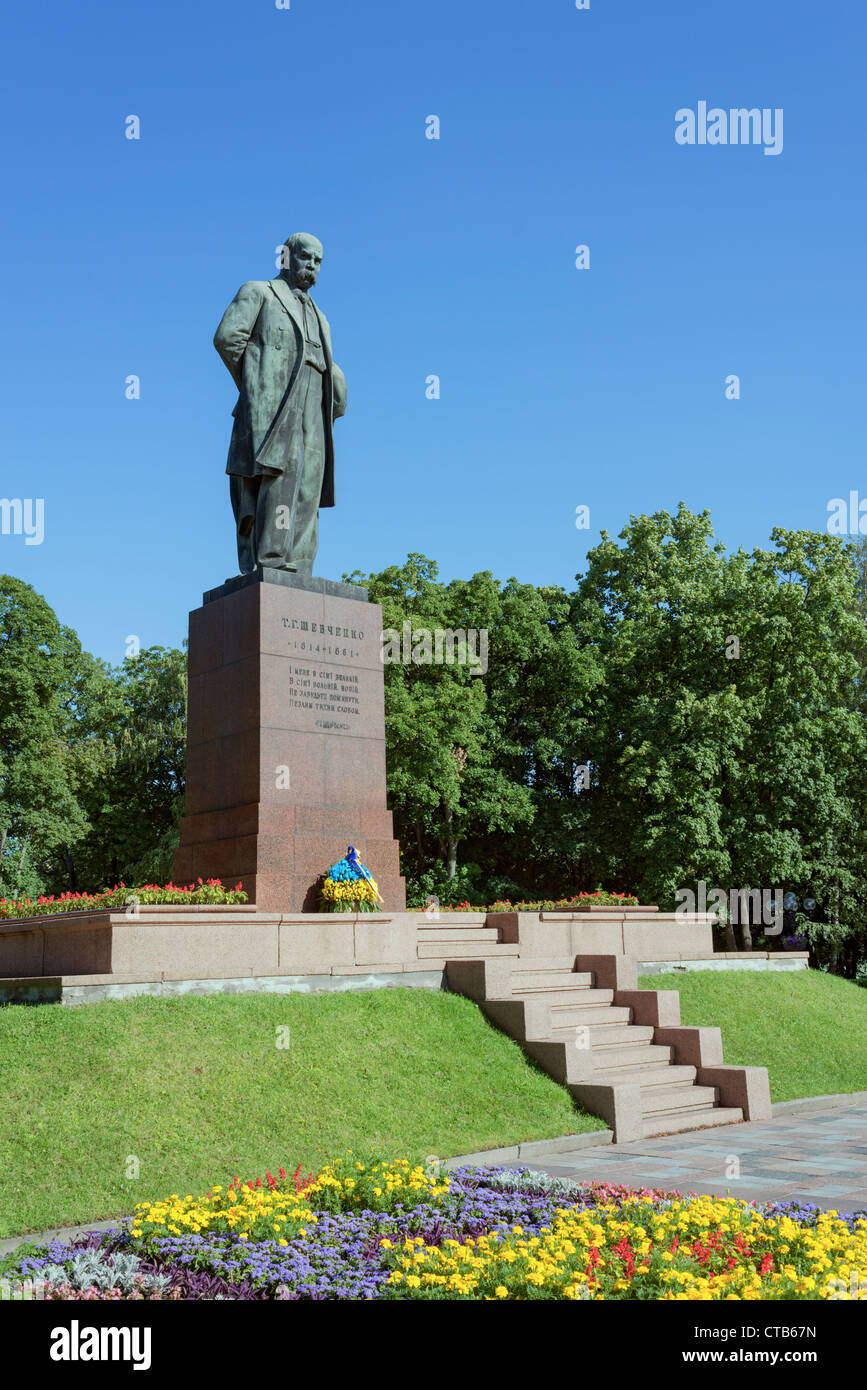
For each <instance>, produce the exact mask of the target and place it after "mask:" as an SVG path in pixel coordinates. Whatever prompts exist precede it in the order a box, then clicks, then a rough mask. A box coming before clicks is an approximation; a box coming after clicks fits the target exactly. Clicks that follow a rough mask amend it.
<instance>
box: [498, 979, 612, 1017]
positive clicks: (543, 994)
mask: <svg viewBox="0 0 867 1390" xmlns="http://www.w3.org/2000/svg"><path fill="white" fill-rule="evenodd" d="M510 997H511V998H514V999H541V1000H543V1001H544V1003H546V1004H550V1005H551V1006H552V1013H555V1014H564V1015H566V1017H564V1018H563V1020H562V1021H563V1022H564V1023H568V1022H569V1021H570V1019H569V1016H568V1015H569V1014H570V1012H571V1010H572V1009H573V1008H576V1009H577V1008H580V1009H610V1008H611V1007H612V1000H613V999H614V991H613V990H612V989H588V988H587V987H586V986H585V987H584V988H581V989H532V990H526V991H525V990H518V991H515V992H514V993H513V994H512V995H511V996H510Z"/></svg>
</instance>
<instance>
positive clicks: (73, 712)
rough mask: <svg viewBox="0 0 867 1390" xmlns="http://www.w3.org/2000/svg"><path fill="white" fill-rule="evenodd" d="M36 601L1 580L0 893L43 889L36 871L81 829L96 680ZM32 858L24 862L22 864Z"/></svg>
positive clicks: (96, 671) (26, 588) (94, 668)
mask: <svg viewBox="0 0 867 1390" xmlns="http://www.w3.org/2000/svg"><path fill="white" fill-rule="evenodd" d="M101 679H102V673H101V669H100V667H99V663H97V662H95V661H94V660H93V658H92V657H90V656H88V655H87V653H85V652H82V650H81V645H80V643H79V641H78V638H77V637H76V635H75V633H74V632H73V631H72V630H71V629H70V628H67V627H64V626H62V625H61V624H60V623H59V622H58V620H57V618H56V616H55V614H54V612H53V611H52V609H51V608H50V607H49V605H48V604H47V603H46V602H45V600H44V599H43V598H41V597H40V595H39V594H37V593H36V592H35V590H34V589H32V588H31V586H30V585H29V584H25V583H24V582H23V581H22V580H20V579H15V578H13V577H12V576H10V575H3V576H2V577H0V892H2V895H3V896H5V897H14V896H18V895H19V894H20V893H22V892H25V893H29V894H30V895H31V896H32V894H33V892H34V891H38V889H40V888H41V887H42V881H41V877H40V866H41V865H42V864H43V863H44V862H45V861H46V860H48V859H50V857H51V856H52V855H54V854H56V853H57V852H58V851H59V850H60V849H61V847H62V846H64V845H71V844H75V843H76V842H77V841H78V840H80V839H81V838H82V837H83V836H84V834H85V833H86V831H87V828H88V822H87V815H86V812H85V810H84V808H83V806H82V805H81V801H80V797H79V790H80V773H81V766H82V756H81V754H80V753H78V754H77V753H76V743H77V741H78V740H79V738H80V736H81V730H82V723H83V720H84V718H85V716H86V711H87V710H88V708H89V706H90V703H91V701H92V699H93V698H94V695H95V693H96V691H97V690H98V688H99V685H100V683H101ZM28 861H29V864H28Z"/></svg>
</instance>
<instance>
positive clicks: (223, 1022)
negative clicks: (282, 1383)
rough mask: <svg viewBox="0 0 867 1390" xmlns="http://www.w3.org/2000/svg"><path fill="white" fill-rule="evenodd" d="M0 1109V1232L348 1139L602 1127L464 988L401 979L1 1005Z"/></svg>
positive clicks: (184, 1186)
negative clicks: (311, 990) (285, 1037)
mask: <svg viewBox="0 0 867 1390" xmlns="http://www.w3.org/2000/svg"><path fill="white" fill-rule="evenodd" d="M285 1026H288V1027H289V1029H290V1030H291V1033H290V1046H289V1047H288V1049H285V1048H279V1047H278V1046H277V1030H278V1028H281V1027H285ZM0 1116H2V1119H0V1236H4V1235H17V1234H21V1233H23V1232H25V1231H36V1230H42V1229H45V1228H48V1227H53V1226H58V1225H62V1224H71V1223H78V1222H84V1221H96V1220H100V1219H108V1218H110V1217H113V1216H116V1215H122V1214H125V1213H127V1212H129V1211H130V1210H131V1208H132V1206H133V1205H134V1203H136V1202H139V1201H143V1200H145V1199H149V1198H155V1197H159V1196H165V1195H167V1194H169V1193H171V1192H180V1193H186V1192H196V1191H204V1190H206V1189H207V1188H208V1187H210V1185H211V1184H212V1183H214V1182H221V1181H225V1179H226V1178H231V1177H232V1176H233V1174H235V1173H238V1174H239V1175H240V1176H242V1177H245V1178H246V1177H256V1176H259V1175H263V1176H264V1173H265V1171H266V1169H271V1171H273V1172H276V1170H277V1168H278V1167H281V1166H282V1167H284V1168H286V1169H289V1170H291V1169H293V1168H294V1167H295V1165H296V1164H297V1163H298V1162H301V1163H302V1164H303V1165H304V1171H305V1172H306V1171H307V1170H308V1169H312V1170H314V1171H315V1170H316V1169H317V1167H318V1166H320V1165H321V1164H322V1163H324V1162H327V1161H328V1160H329V1159H331V1158H334V1157H336V1156H338V1155H339V1154H341V1153H343V1152H344V1151H345V1150H346V1149H347V1148H353V1149H355V1150H356V1151H358V1152H359V1153H361V1152H365V1151H367V1150H368V1149H369V1148H375V1149H378V1150H379V1151H380V1152H381V1153H382V1155H383V1156H386V1157H392V1158H398V1157H407V1158H410V1159H415V1158H424V1157H426V1156H427V1155H429V1154H437V1155H439V1156H441V1157H448V1156H451V1155H453V1154H459V1153H469V1152H472V1151H474V1150H477V1149H484V1148H493V1147H496V1146H499V1145H506V1144H514V1143H517V1142H518V1141H520V1140H526V1139H546V1138H551V1137H552V1136H554V1135H559V1134H570V1133H578V1132H581V1131H586V1130H591V1129H602V1128H604V1125H603V1122H602V1121H601V1120H597V1119H595V1118H593V1117H591V1116H587V1115H584V1114H582V1113H580V1112H579V1111H578V1110H576V1108H575V1106H574V1105H573V1103H572V1101H571V1099H570V1097H569V1094H568V1092H567V1091H565V1090H564V1089H563V1088H561V1087H560V1086H558V1085H557V1084H556V1083H555V1082H553V1081H551V1080H550V1079H549V1078H548V1077H546V1076H544V1075H543V1074H542V1073H541V1072H538V1071H536V1070H535V1069H534V1068H533V1067H531V1066H530V1065H528V1063H527V1062H526V1061H525V1059H524V1057H523V1055H522V1053H521V1051H520V1049H519V1048H518V1046H517V1044H515V1043H513V1042H511V1041H510V1040H509V1039H508V1038H506V1037H505V1036H503V1035H502V1034H501V1033H498V1032H497V1031H496V1030H495V1029H493V1028H492V1027H491V1026H490V1025H489V1024H488V1023H487V1022H486V1020H485V1019H484V1017H483V1016H482V1014H481V1013H480V1011H479V1009H478V1008H477V1007H476V1006H475V1005H474V1004H472V1003H470V1001H469V1000H466V999H462V998H459V997H458V996H456V995H449V994H439V993H435V992H433V991H427V990H410V989H401V990H377V991H371V992H367V993H361V992H359V993H346V994H329V995H318V996H305V995H300V994H293V995H288V996H276V995H251V996H246V997H235V998H233V997H230V996H225V995H223V996H220V995H216V996H212V997H210V998H194V997H188V998H184V999H171V1000H158V999H148V998H139V999H132V1000H126V1001H123V1002H117V1003H115V1002H107V1003H101V1004H90V1005H87V1006H84V1007H79V1008H72V1009H71V1008H64V1007H62V1006H61V1005H41V1006H39V1007H26V1006H21V1005H13V1006H6V1007H0ZM128 1155H134V1156H135V1157H136V1158H138V1160H139V1164H140V1176H139V1177H138V1179H136V1180H130V1179H128V1178H127V1177H126V1176H125V1164H126V1161H127V1156H128Z"/></svg>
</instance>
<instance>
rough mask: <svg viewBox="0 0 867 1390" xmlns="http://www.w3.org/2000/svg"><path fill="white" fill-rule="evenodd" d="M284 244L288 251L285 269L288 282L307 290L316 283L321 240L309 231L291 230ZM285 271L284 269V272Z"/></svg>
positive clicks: (319, 264) (320, 259) (320, 261)
mask: <svg viewBox="0 0 867 1390" xmlns="http://www.w3.org/2000/svg"><path fill="white" fill-rule="evenodd" d="M284 245H285V248H286V250H287V252H288V267H287V269H288V279H289V281H290V283H291V284H293V285H297V286H298V288H299V289H301V290H309V289H310V288H311V286H313V285H315V284H316V277H317V276H318V274H319V267H320V266H321V264H322V242H321V241H320V240H319V239H318V237H315V236H311V234H310V233H309V232H293V233H292V235H291V236H290V237H287V239H286V241H285V243H284ZM285 265H286V257H284V266H285ZM286 273H287V271H286V270H284V274H286Z"/></svg>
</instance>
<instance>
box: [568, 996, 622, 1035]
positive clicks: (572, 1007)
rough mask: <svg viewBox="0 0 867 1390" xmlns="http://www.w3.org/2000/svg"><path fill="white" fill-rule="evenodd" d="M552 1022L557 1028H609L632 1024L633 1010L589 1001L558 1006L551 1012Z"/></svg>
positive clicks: (620, 1005) (603, 1001) (604, 1002)
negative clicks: (586, 1026)
mask: <svg viewBox="0 0 867 1390" xmlns="http://www.w3.org/2000/svg"><path fill="white" fill-rule="evenodd" d="M551 1022H552V1024H553V1025H554V1027H555V1028H567V1027H571V1026H577V1025H578V1024H579V1023H587V1024H592V1025H594V1026H595V1027H602V1026H605V1027H608V1026H609V1025H610V1024H614V1023H631V1022H632V1010H631V1009H630V1008H628V1007H627V1006H626V1005H624V1004H609V1003H607V1002H606V1001H605V1000H604V999H600V1000H599V1001H598V1003H597V1002H596V1001H591V1000H589V999H588V1001H587V1003H586V1004H584V1003H582V1004H567V1005H563V1004H558V1005H557V1006H556V1007H555V1008H553V1009H552V1010H551Z"/></svg>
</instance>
